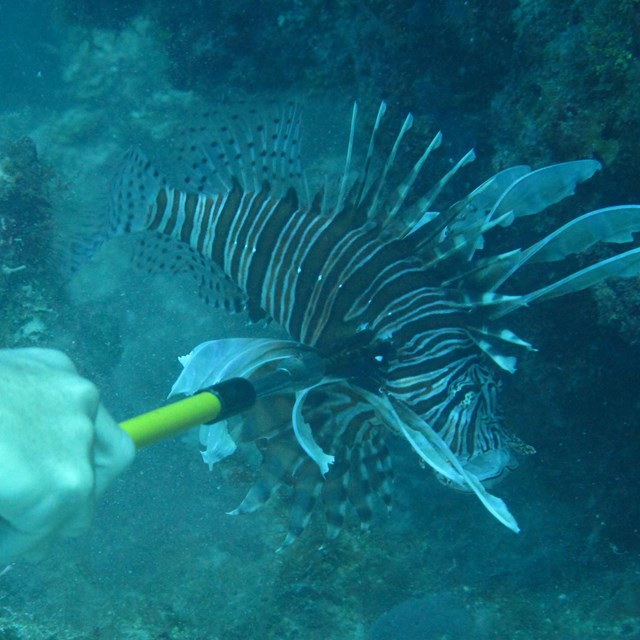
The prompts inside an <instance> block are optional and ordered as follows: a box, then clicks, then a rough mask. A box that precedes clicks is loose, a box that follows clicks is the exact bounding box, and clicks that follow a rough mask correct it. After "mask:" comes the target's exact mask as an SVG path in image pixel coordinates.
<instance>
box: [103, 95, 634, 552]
mask: <svg viewBox="0 0 640 640" xmlns="http://www.w3.org/2000/svg"><path fill="white" fill-rule="evenodd" d="M385 110H386V106H385V104H384V103H382V104H381V106H380V109H379V111H378V113H377V117H376V120H375V123H374V125H373V128H372V130H371V134H370V137H369V142H368V146H367V147H366V149H367V150H366V153H363V156H364V160H363V162H362V166H361V168H360V169H359V170H354V168H353V166H352V165H354V164H355V162H354V160H353V157H354V149H355V148H356V147H357V145H356V142H355V138H356V121H357V111H358V110H357V106H354V108H353V114H352V118H351V127H350V134H349V139H348V146H347V152H346V159H345V166H344V170H343V171H342V175H341V177H339V178H338V179H337V180H336V182H335V185H334V186H333V189H332V188H330V186H329V183H328V181H327V183H326V184H325V185H324V186H323V187H322V188H321V189H319V190H318V191H317V192H316V193H315V195H314V196H313V197H309V196H308V195H307V192H308V188H307V185H306V179H305V173H304V171H303V170H302V168H301V161H300V112H299V111H300V110H299V108H298V107H297V106H296V105H286V106H281V107H278V108H276V109H271V110H267V113H266V114H263V115H260V114H259V113H257V112H256V111H255V110H254V111H248V112H247V113H245V114H243V115H235V114H230V113H229V112H225V111H220V112H217V113H215V114H209V115H208V116H207V118H206V119H204V120H203V124H202V125H199V124H198V125H194V126H192V127H190V129H189V130H187V131H186V132H185V133H184V135H183V137H182V138H181V140H182V144H181V145H180V148H179V149H177V152H176V153H177V155H178V157H179V159H180V167H181V168H182V174H181V176H180V178H178V182H177V183H176V184H171V183H170V181H169V180H168V179H167V178H166V177H165V175H164V174H163V173H161V172H160V171H159V170H158V169H156V168H155V166H154V165H153V164H152V163H151V161H150V160H148V159H147V157H145V155H143V153H142V152H141V151H139V150H137V149H136V150H131V151H129V152H128V153H127V155H126V158H125V161H124V163H123V165H122V168H121V169H120V171H119V172H118V175H117V176H116V179H115V183H114V189H113V192H112V193H113V197H112V212H111V218H110V225H109V232H108V233H109V235H119V234H124V233H133V232H143V231H144V232H146V234H145V236H144V238H145V239H144V246H143V248H142V249H141V259H142V260H143V261H145V262H147V263H148V264H147V266H148V267H149V268H151V269H155V268H160V267H162V266H164V267H169V268H171V269H173V270H174V271H188V272H191V273H193V274H194V276H195V277H196V278H198V279H199V281H200V285H201V290H202V292H203V295H205V296H206V297H207V298H209V299H210V301H213V302H216V303H220V304H222V305H223V306H224V307H225V308H227V309H229V310H231V311H248V312H249V315H250V316H251V318H252V320H253V321H257V322H265V321H270V322H272V323H275V324H277V325H278V326H279V327H280V328H281V329H283V330H284V332H286V334H285V333H283V336H284V338H283V339H274V338H256V337H253V338H251V337H249V338H233V339H228V340H217V341H212V342H209V343H205V344H203V345H200V346H198V347H197V348H196V349H194V351H193V352H192V353H191V354H190V355H189V356H185V357H184V358H181V362H182V364H183V366H184V370H183V372H182V375H181V376H180V378H179V379H178V381H177V382H176V384H175V385H174V389H173V392H174V393H178V392H182V393H194V392H196V391H197V390H198V389H199V388H202V387H204V386H207V385H208V384H211V383H214V382H216V381H218V380H219V379H221V378H224V377H229V376H236V375H244V376H248V377H249V378H252V377H255V376H259V374H260V373H264V372H265V371H269V370H273V369H277V368H278V367H280V366H284V367H286V366H289V364H288V363H290V362H291V360H292V358H293V359H295V358H296V355H297V354H299V353H300V352H301V350H308V351H313V352H314V353H316V354H319V356H320V357H321V358H322V359H323V361H324V362H326V363H328V364H327V368H326V371H325V373H324V375H321V376H320V379H314V380H310V381H309V384H308V385H307V386H306V387H304V386H303V388H301V389H299V390H297V391H295V392H291V391H288V392H283V393H282V394H280V395H279V396H277V397H275V398H269V400H268V401H262V402H259V403H258V406H256V407H255V409H253V410H252V411H251V412H249V413H247V414H243V415H242V416H239V417H235V418H232V419H230V420H228V421H227V422H226V423H217V424H212V425H203V426H202V427H201V428H200V429H201V432H200V441H201V443H202V445H203V447H204V450H203V451H202V456H203V458H204V460H205V462H207V463H208V464H209V465H210V467H211V466H212V465H213V464H214V463H215V462H217V461H218V460H220V459H222V458H224V457H226V456H228V455H230V454H231V453H233V451H234V450H235V449H236V446H237V445H238V444H240V443H253V444H255V445H256V446H257V448H258V450H259V451H260V453H261V464H260V466H259V469H258V471H257V479H256V481H255V484H253V486H252V487H251V488H250V489H249V491H248V493H247V494H246V497H245V498H244V500H243V501H242V503H241V504H240V505H239V506H238V507H237V508H236V509H235V510H234V511H232V512H231V513H234V514H242V513H249V512H252V511H254V510H256V509H258V508H259V507H261V506H262V505H264V504H265V503H266V502H267V500H268V499H269V498H270V497H271V496H272V495H273V494H274V492H275V491H276V490H278V489H279V488H280V487H281V486H283V485H288V486H290V487H291V494H292V507H291V511H290V522H289V529H288V534H287V536H286V540H285V541H284V544H283V546H286V545H288V544H290V543H292V542H293V541H294V540H295V539H296V537H297V536H298V535H299V534H300V533H301V532H302V531H303V530H304V529H305V527H306V526H307V523H308V522H309V519H310V516H311V514H312V511H313V510H314V508H315V505H316V503H317V502H318V499H321V502H322V503H323V505H324V511H325V516H326V523H327V537H328V538H329V539H332V538H335V537H336V536H337V535H338V533H339V531H340V530H341V527H342V525H343V522H344V520H345V516H346V515H347V512H348V510H349V509H350V508H351V507H353V509H354V510H355V512H356V513H357V516H358V517H359V519H360V521H361V524H362V527H363V528H367V527H368V526H369V523H370V521H371V519H372V514H373V510H374V507H375V499H381V501H382V504H384V505H386V506H387V507H390V506H391V484H392V481H393V466H392V462H391V456H390V452H389V448H388V442H389V438H391V437H400V438H402V439H404V440H406V441H407V442H408V443H409V445H410V446H411V448H412V449H413V450H414V451H415V452H416V453H417V454H418V456H420V458H421V459H422V460H423V461H424V462H425V463H426V464H427V465H429V466H430V467H431V468H432V469H433V470H434V471H435V473H436V475H437V477H438V478H439V479H440V480H442V481H443V482H444V483H446V484H448V485H451V486H452V487H454V488H457V489H460V490H463V491H467V492H473V493H474V494H475V495H476V496H477V497H478V498H479V499H480V501H481V502H482V504H483V505H484V506H485V507H486V508H487V509H488V510H489V512H490V513H492V514H493V515H494V516H495V517H496V518H497V519H498V520H499V521H500V522H502V523H503V524H504V525H506V526H507V527H508V528H509V529H512V530H513V531H515V532H517V531H518V530H519V529H518V525H517V523H516V520H515V518H514V517H513V516H512V514H511V513H510V512H509V510H508V508H507V506H506V504H505V503H504V502H503V501H502V500H501V499H500V498H498V497H496V496H494V495H492V494H491V493H489V491H488V489H487V487H490V485H491V483H492V482H495V481H497V480H499V479H500V478H501V477H502V476H503V475H505V474H506V472H507V471H508V470H510V469H512V468H514V467H515V466H516V465H517V459H518V456H519V455H520V454H525V455H526V454H528V453H532V452H533V448H532V447H530V446H528V445H526V444H525V443H523V442H522V441H521V440H520V439H519V438H518V437H517V436H516V435H514V434H512V433H510V432H509V431H508V430H507V429H506V428H505V427H504V426H503V423H502V420H501V416H500V410H499V406H498V395H499V389H500V374H501V373H502V372H503V371H506V372H513V371H515V368H516V357H515V355H514V353H515V352H517V350H518V349H533V347H532V345H531V344H529V343H528V342H526V341H525V340H523V339H521V338H519V337H518V336H517V335H516V334H515V333H513V332H512V331H510V330H509V329H508V328H507V327H506V326H505V323H504V322H505V321H504V319H505V318H506V317H507V316H508V315H509V314H511V313H513V312H514V311H516V310H518V309H521V308H522V307H526V306H528V305H530V304H532V303H534V302H542V301H544V300H549V299H552V298H555V297H557V296H561V295H564V294H567V293H572V292H575V291H579V290H581V289H584V288H586V287H590V286H592V285H594V284H595V283H598V282H600V281H601V280H603V279H604V278H607V277H609V276H620V277H630V276H635V275H637V274H638V272H639V271H640V248H633V249H630V250H628V251H626V252H623V253H619V254H617V255H614V256H613V257H610V258H607V259H604V260H601V261H597V262H595V264H592V265H590V266H587V267H584V268H581V269H580V270H578V271H575V272H573V273H570V274H569V275H567V276H565V277H562V278H560V279H557V280H555V281H551V282H544V283H540V286H539V287H538V288H536V289H534V290H532V291H527V292H524V293H519V294H515V293H505V292H504V288H505V285H509V286H510V287H511V288H513V286H512V285H513V280H512V278H513V276H514V274H516V273H519V272H520V270H522V269H524V268H527V267H529V266H531V265H539V264H540V263H551V262H556V261H560V260H562V259H564V258H566V257H567V256H569V255H571V254H576V253H579V252H584V251H585V250H587V249H589V248H590V247H592V246H593V245H594V244H595V243H597V242H608V243H624V242H629V241H632V240H633V233H634V232H636V231H638V230H640V206H614V207H607V208H603V209H599V210H596V211H591V212H590V213H586V214H584V215H581V216H579V217H577V218H575V219H573V220H571V221H570V222H568V223H566V224H565V225H564V226H561V227H560V228H558V229H556V230H555V231H553V232H552V233H550V234H549V235H547V236H546V237H544V238H542V239H540V240H538V241H537V242H534V243H533V244H531V245H530V246H527V247H524V248H514V249H512V250H509V251H503V252H499V253H496V254H494V255H491V254H490V252H489V251H488V250H487V247H486V246H485V237H487V238H488V236H490V235H491V232H492V231H493V230H494V229H495V228H496V227H498V228H501V229H504V228H505V227H508V226H509V225H511V224H512V223H513V222H514V221H516V220H517V219H518V218H522V217H525V216H533V215H535V214H537V213H539V212H541V211H543V210H545V209H546V208H547V207H549V206H550V205H552V204H554V203H557V202H559V201H560V200H562V199H564V198H565V197H567V196H569V195H572V194H573V193H574V191H575V188H576V185H577V184H578V183H581V182H583V181H584V180H587V179H588V178H590V177H591V176H592V175H593V174H594V173H595V172H596V171H598V170H599V169H600V164H599V163H598V162H597V161H595V160H578V161H573V162H566V163H562V164H554V165H551V166H547V167H544V168H541V169H537V170H532V169H531V168H530V167H528V166H524V165H520V166H513V167H510V168H507V169H504V170H502V171H500V172H499V173H497V174H496V175H494V176H493V177H491V178H489V179H488V180H486V181H485V182H483V183H482V184H481V185H480V186H478V187H477V188H476V189H474V190H473V191H471V192H470V193H469V194H467V195H465V196H464V197H463V198H462V199H460V200H458V201H456V202H454V203H453V204H450V205H448V206H444V207H438V208H436V207H435V203H436V201H437V200H438V198H439V196H440V195H441V192H442V191H443V189H444V188H445V186H446V185H448V184H449V182H450V180H451V179H452V177H453V176H454V175H455V174H456V173H457V172H458V171H459V170H460V169H461V168H462V167H463V166H464V165H466V164H467V163H469V162H470V161H472V160H473V159H474V153H473V151H470V152H468V153H467V154H466V155H464V157H462V158H461V159H460V160H459V161H458V162H457V163H456V164H455V165H454V166H452V167H451V168H450V170H448V171H447V172H446V174H445V175H444V176H443V177H441V178H440V179H439V180H437V181H436V182H435V184H433V186H432V187H431V188H430V189H429V190H428V191H427V192H426V193H424V194H420V193H418V194H414V193H413V191H415V190H416V188H415V184H416V183H417V180H418V178H419V176H420V175H421V173H422V172H423V168H424V165H425V163H426V162H427V160H428V158H429V157H430V155H431V154H432V152H434V151H435V150H436V149H437V148H438V147H439V146H440V144H441V141H442V135H441V134H440V133H438V134H437V135H436V136H435V137H434V138H433V139H432V140H431V141H430V143H429V144H428V145H427V146H426V149H425V150H424V152H423V153H422V155H421V156H420V157H419V159H418V160H417V161H416V162H415V164H413V165H412V168H410V170H409V171H408V172H406V171H405V172H403V173H402V175H403V176H405V177H404V178H403V179H393V178H392V176H394V175H396V174H397V173H398V170H397V167H398V164H399V154H400V153H401V149H402V148H403V147H404V146H405V145H406V138H405V135H406V134H407V132H408V131H409V129H410V128H411V127H412V123H413V118H412V116H411V115H408V116H407V117H406V119H405V120H404V123H403V125H402V126H401V128H400V131H399V133H398V134H397V136H396V138H395V142H394V143H393V145H392V148H391V151H390V152H389V154H388V156H387V157H386V158H384V157H383V158H379V156H378V151H377V147H376V139H377V138H378V136H379V134H380V131H381V127H382V124H383V117H384V115H385ZM363 150H364V149H363ZM405 174H406V175H405ZM503 235H504V234H503ZM254 335H255V334H254ZM349 505H351V507H350V506H349Z"/></svg>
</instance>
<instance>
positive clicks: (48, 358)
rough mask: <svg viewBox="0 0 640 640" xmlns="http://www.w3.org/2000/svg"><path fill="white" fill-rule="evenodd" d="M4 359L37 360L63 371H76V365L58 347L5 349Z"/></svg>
mask: <svg viewBox="0 0 640 640" xmlns="http://www.w3.org/2000/svg"><path fill="white" fill-rule="evenodd" d="M2 358H3V359H11V360H27V361H28V362H29V363H31V362H34V361H35V362H37V363H38V364H41V365H43V366H45V367H53V368H54V369H59V370H62V371H69V372H70V373H76V367H75V365H74V364H73V362H72V361H71V359H70V358H69V357H68V356H67V355H66V354H64V353H62V351H58V350H57V349H42V348H40V347H23V348H20V349H11V350H4V351H3V353H2Z"/></svg>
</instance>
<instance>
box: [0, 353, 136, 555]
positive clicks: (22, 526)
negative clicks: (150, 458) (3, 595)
mask: <svg viewBox="0 0 640 640" xmlns="http://www.w3.org/2000/svg"><path fill="white" fill-rule="evenodd" d="M133 457H134V446H133V442H132V441H131V438H129V436H128V435H127V434H126V433H125V432H124V431H122V430H121V429H120V428H119V427H118V425H117V424H116V423H115V421H114V420H113V418H112V417H111V416H110V415H109V413H108V412H107V410H106V409H105V408H104V406H103V405H102V403H101V402H100V396H99V393H98V390H97V388H96V387H95V386H94V385H93V384H92V383H91V382H89V381H88V380H86V379H84V378H82V377H81V376H80V375H79V374H78V373H77V371H76V369H75V367H74V365H73V363H72V362H71V360H69V358H68V357H67V356H65V355H64V354H63V353H61V352H59V351H53V350H49V349H7V350H0V563H7V562H11V561H12V560H13V559H15V558H17V557H18V556H20V555H23V554H25V553H26V552H28V551H30V550H32V549H35V548H36V547H39V546H41V545H42V544H43V543H45V542H48V541H50V540H52V539H53V538H55V537H57V536H60V535H62V536H73V535H78V534H79V533H81V532H83V531H84V530H85V529H86V528H87V527H88V526H89V523H90V521H91V517H92V515H93V511H94V506H95V501H96V499H97V498H98V497H99V496H100V495H101V494H102V493H103V492H104V490H105V489H106V488H107V487H108V486H109V484H110V483H111V482H112V481H113V480H114V479H115V477H116V476H118V474H120V473H121V472H122V471H124V470H125V469H126V468H127V467H128V466H129V464H130V463H131V462H132V460H133Z"/></svg>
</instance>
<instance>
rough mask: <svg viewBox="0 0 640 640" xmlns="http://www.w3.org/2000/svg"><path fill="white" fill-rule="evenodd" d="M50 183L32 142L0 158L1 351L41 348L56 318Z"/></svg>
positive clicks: (11, 148) (20, 144)
mask: <svg viewBox="0 0 640 640" xmlns="http://www.w3.org/2000/svg"><path fill="white" fill-rule="evenodd" d="M50 179H51V173H50V171H49V170H48V169H46V168H45V167H43V166H42V164H41V163H40V162H39V160H38V155H37V152H36V147H35V144H34V143H33V140H31V139H30V138H21V139H20V140H17V141H16V142H13V143H10V144H8V145H6V146H5V147H4V149H3V150H2V152H1V153H0V261H1V263H2V264H1V267H0V269H1V272H0V306H2V309H3V314H2V320H1V322H0V336H1V338H0V341H1V342H2V343H3V344H5V345H11V346H13V345H23V344H33V343H37V342H39V341H40V340H41V339H42V338H43V337H44V336H45V334H46V327H47V325H48V324H49V323H50V322H51V321H52V319H53V318H54V316H55V313H54V311H53V309H52V306H51V298H52V296H53V293H52V291H53V290H54V289H55V287H56V271H55V268H54V263H53V260H52V246H53V221H52V215H51V205H50V202H49V196H48V188H49V181H50Z"/></svg>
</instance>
